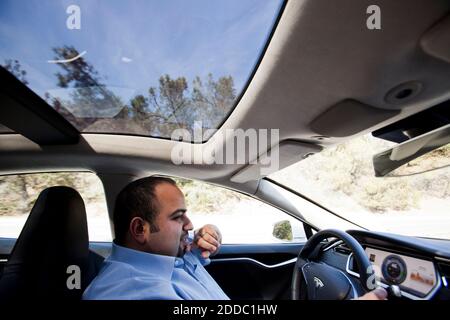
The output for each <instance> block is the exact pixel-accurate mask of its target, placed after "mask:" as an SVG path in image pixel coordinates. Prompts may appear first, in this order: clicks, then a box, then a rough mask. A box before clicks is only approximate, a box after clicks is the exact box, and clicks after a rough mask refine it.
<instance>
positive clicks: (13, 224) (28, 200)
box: [0, 172, 112, 241]
mask: <svg viewBox="0 0 450 320" xmlns="http://www.w3.org/2000/svg"><path fill="white" fill-rule="evenodd" d="M52 186H68V187H72V188H74V189H75V190H77V191H78V192H79V193H80V195H81V197H82V198H83V200H84V203H85V206H86V214H87V222H88V229H89V240H90V241H111V240H112V236H111V228H110V225H109V218H108V213H107V212H108V211H107V208H106V200H105V194H104V190H103V185H102V183H101V181H100V179H99V178H98V177H97V175H95V174H94V173H90V172H57V173H33V174H20V175H7V176H0V197H1V201H0V237H1V238H17V237H18V236H19V234H20V232H21V230H22V228H23V226H24V224H25V221H26V220H27V218H28V215H29V213H30V211H31V209H32V207H33V205H34V203H35V201H36V199H37V197H38V196H39V194H40V193H41V191H43V190H44V189H46V188H48V187H52Z"/></svg>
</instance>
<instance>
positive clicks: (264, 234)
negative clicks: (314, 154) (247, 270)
mask: <svg viewBox="0 0 450 320" xmlns="http://www.w3.org/2000/svg"><path fill="white" fill-rule="evenodd" d="M175 180H176V181H177V184H178V186H180V188H181V189H182V191H183V193H184V195H185V198H186V205H187V209H188V217H189V218H190V219H191V221H192V223H193V224H194V228H199V227H201V226H203V225H205V224H208V223H210V224H214V225H217V226H218V227H219V229H220V230H221V232H222V236H223V241H222V242H223V243H224V244H257V243H283V242H303V241H305V240H306V236H305V232H304V229H303V223H302V222H301V221H299V220H297V219H295V218H293V217H291V216H289V215H288V214H286V213H285V212H283V211H281V210H279V209H277V208H275V207H272V206H270V205H268V204H265V203H263V202H262V201H259V200H257V199H254V198H251V197H249V196H246V195H243V194H241V193H239V192H235V191H231V190H228V189H225V188H221V187H216V186H213V185H210V184H207V183H203V182H198V181H192V180H185V179H175Z"/></svg>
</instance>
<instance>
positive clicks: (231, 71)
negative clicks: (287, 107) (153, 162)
mask: <svg viewBox="0 0 450 320" xmlns="http://www.w3.org/2000/svg"><path fill="white" fill-rule="evenodd" d="M282 3H283V1H281V0H270V1H269V0H266V1H261V0H226V1H223V0H195V1H186V0H171V1H147V0H134V1H118V0H115V1H107V0H97V1H74V0H71V1H53V0H51V1H49V0H45V1H43V0H39V1H36V0H34V1H17V0H14V1H12V0H11V1H10V0H3V1H1V2H0V64H1V65H2V66H3V67H4V68H6V69H7V70H8V71H10V72H11V73H13V74H14V75H15V76H16V77H17V78H18V79H20V80H21V81H22V82H23V83H25V84H26V85H28V87H29V88H31V89H32V90H33V91H34V92H36V93H37V94H38V95H39V96H40V97H42V98H43V99H44V100H45V101H46V102H47V103H48V104H49V105H51V106H52V107H53V108H55V109H56V110H57V111H58V112H59V113H60V114H61V115H63V116H64V117H65V118H66V119H67V120H69V121H70V122H71V123H72V124H73V125H74V126H75V127H76V128H77V129H78V130H79V131H81V132H86V133H92V132H101V133H117V134H135V135H145V136H155V137H163V138H170V136H171V133H172V132H173V130H174V129H177V128H185V129H187V130H189V132H191V133H192V130H193V128H194V127H195V128H202V129H211V128H217V127H219V126H220V125H221V123H222V122H223V121H224V120H225V118H226V117H227V115H228V114H229V113H230V112H231V111H232V108H233V106H234V105H235V103H236V100H237V98H238V97H239V96H240V94H241V93H242V91H243V90H244V89H245V87H246V84H247V82H248V81H249V78H250V76H251V74H252V72H253V70H254V68H255V66H256V64H257V63H258V61H259V58H260V56H261V54H262V52H263V50H264V47H265V45H266V42H267V40H268V38H269V35H270V32H271V30H272V28H273V26H274V23H275V21H276V18H277V16H278V14H279V12H280V9H281V7H282ZM192 138H194V135H193V134H192ZM208 138H209V137H208V136H204V137H202V139H196V140H195V142H200V141H198V140H203V141H204V140H207V139H208Z"/></svg>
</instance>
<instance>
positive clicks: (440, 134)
mask: <svg viewBox="0 0 450 320" xmlns="http://www.w3.org/2000/svg"><path fill="white" fill-rule="evenodd" d="M448 143H450V124H449V125H446V126H443V127H440V128H438V129H436V130H433V131H430V132H427V133H425V134H423V135H420V136H418V137H415V138H413V139H410V140H407V141H405V142H403V143H400V144H399V145H397V146H395V147H393V148H391V149H388V150H386V151H383V152H380V153H378V154H376V155H374V156H373V159H372V162H373V168H374V170H375V176H376V177H384V176H385V175H387V174H388V173H390V172H391V171H394V170H395V169H397V168H399V167H401V166H402V165H404V164H406V163H408V162H410V161H412V160H414V159H416V158H418V157H420V156H422V155H424V154H426V153H428V152H431V151H433V150H435V149H437V148H440V147H442V146H445V145H446V144H448Z"/></svg>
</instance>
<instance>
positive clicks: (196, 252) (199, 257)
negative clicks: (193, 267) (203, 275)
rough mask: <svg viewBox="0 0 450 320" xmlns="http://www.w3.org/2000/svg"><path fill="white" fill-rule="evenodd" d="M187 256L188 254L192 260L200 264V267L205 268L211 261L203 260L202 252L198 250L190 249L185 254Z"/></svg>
mask: <svg viewBox="0 0 450 320" xmlns="http://www.w3.org/2000/svg"><path fill="white" fill-rule="evenodd" d="M187 254H190V256H192V258H193V259H194V260H195V261H198V262H200V264H201V265H202V266H204V267H205V266H207V265H209V264H210V263H211V259H209V258H206V259H205V258H203V257H202V252H201V251H200V250H199V249H192V250H191V251H190V252H189V253H187Z"/></svg>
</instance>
